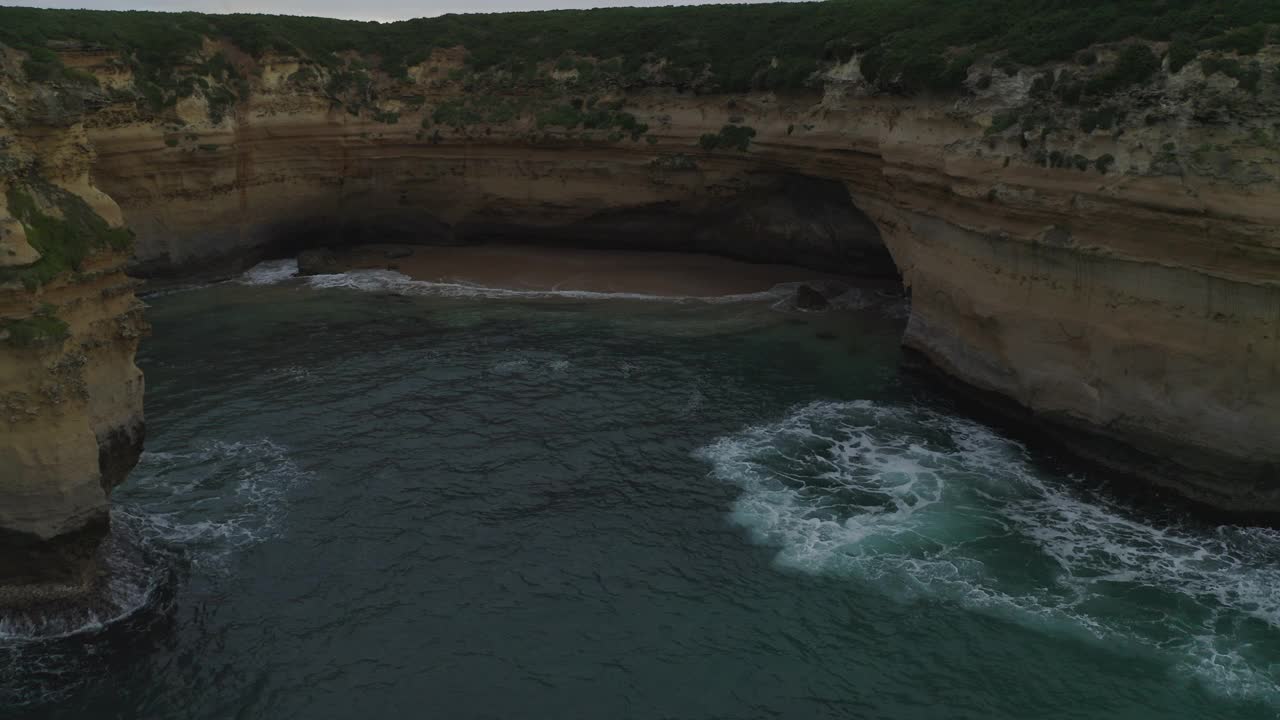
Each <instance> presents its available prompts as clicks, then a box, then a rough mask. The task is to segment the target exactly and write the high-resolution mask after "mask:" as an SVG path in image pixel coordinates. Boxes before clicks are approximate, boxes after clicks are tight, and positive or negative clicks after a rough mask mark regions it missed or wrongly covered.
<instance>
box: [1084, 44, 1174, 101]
mask: <svg viewBox="0 0 1280 720" xmlns="http://www.w3.org/2000/svg"><path fill="white" fill-rule="evenodd" d="M1159 69H1160V60H1159V59H1158V58H1156V55H1155V53H1153V52H1151V48H1149V47H1147V46H1146V45H1143V44H1141V43H1135V44H1133V45H1130V46H1128V47H1126V48H1125V49H1124V50H1123V51H1122V52H1121V53H1120V57H1119V58H1118V59H1117V60H1116V64H1115V66H1113V67H1112V68H1111V70H1110V71H1108V72H1107V73H1105V74H1103V75H1099V76H1098V77H1095V78H1093V79H1092V80H1090V81H1089V82H1088V83H1086V84H1085V91H1086V92H1089V93H1091V94H1094V95H1101V94H1105V93H1112V92H1115V91H1117V90H1123V89H1125V88H1127V87H1131V86H1133V85H1137V84H1139V83H1142V82H1146V80H1147V79H1148V78H1150V77H1151V76H1152V75H1154V74H1155V72H1156V71H1157V70H1159Z"/></svg>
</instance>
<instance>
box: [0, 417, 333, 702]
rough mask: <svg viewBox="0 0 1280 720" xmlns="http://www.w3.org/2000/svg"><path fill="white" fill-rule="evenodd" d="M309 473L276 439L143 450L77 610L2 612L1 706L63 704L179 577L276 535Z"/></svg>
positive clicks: (223, 566)
mask: <svg viewBox="0 0 1280 720" xmlns="http://www.w3.org/2000/svg"><path fill="white" fill-rule="evenodd" d="M306 477H307V474H306V473H305V472H304V471H303V470H301V469H299V468H298V466H297V465H296V464H295V463H294V462H293V461H292V460H291V459H290V458H289V456H288V453H287V451H286V450H285V449H284V448H282V447H280V446H279V445H276V444H275V443H273V442H271V441H270V440H267V439H261V440H258V441H255V442H245V443H240V442H231V443H229V442H210V443H206V444H204V445H202V446H200V447H198V448H196V449H194V450H191V451H188V452H172V453H168V452H148V453H143V455H142V458H141V460H140V462H139V464H138V467H137V468H136V469H135V470H134V472H133V474H132V475H131V477H130V480H129V483H128V485H126V486H125V487H123V488H121V489H120V490H118V491H117V494H116V502H115V503H114V504H115V507H114V508H113V510H112V518H111V534H110V535H109V536H108V538H107V539H106V540H105V541H104V542H103V545H102V548H101V549H100V550H99V557H100V566H101V567H102V568H103V569H104V570H105V572H102V573H100V580H99V582H98V583H97V584H96V585H95V587H94V588H93V589H92V591H91V592H90V593H89V596H88V597H87V598H85V599H84V600H82V601H77V602H75V603H74V604H70V603H69V604H67V605H66V606H65V607H58V608H56V609H52V610H49V609H42V610H37V611H33V612H30V613H22V612H16V611H14V612H9V613H7V614H5V615H3V616H0V706H3V705H11V706H15V707H17V706H24V705H30V704H35V703H49V702H56V701H58V700H59V699H61V698H62V697H64V696H66V695H67V694H69V693H70V692H72V691H73V690H74V689H75V688H76V687H77V686H78V685H80V684H82V683H84V682H85V681H86V679H87V678H92V677H94V676H96V675H100V674H101V672H98V671H94V670H93V669H92V668H94V667H96V666H97V665H98V664H101V663H104V662H107V658H108V657H110V656H111V655H112V654H111V653H108V652H104V651H103V650H102V649H100V648H105V646H107V645H118V644H121V643H126V644H127V643H128V642H133V641H134V640H132V639H131V638H134V637H135V636H139V635H140V634H141V635H145V633H142V630H143V629H145V627H147V626H149V625H151V624H154V623H156V622H158V621H159V619H161V618H163V617H164V616H166V615H167V614H168V611H169V610H170V609H171V607H172V603H173V598H174V590H175V586H176V581H177V579H178V576H179V574H180V573H182V572H186V571H188V570H190V569H202V570H205V571H208V572H213V573H221V572H225V571H227V570H229V569H230V562H229V561H230V559H231V557H232V556H233V554H234V553H235V552H237V551H239V550H242V549H244V548H246V547H248V546H251V545H254V544H257V543H260V542H262V541H263V540H266V539H268V538H271V537H273V536H275V534H276V533H277V532H278V531H279V529H280V528H281V526H282V524H283V519H284V517H285V515H286V513H287V497H286V494H287V493H288V491H289V490H290V489H291V488H293V487H295V486H296V485H297V484H298V483H299V482H301V481H303V480H304V479H305V478H306Z"/></svg>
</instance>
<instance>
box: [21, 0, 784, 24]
mask: <svg viewBox="0 0 1280 720" xmlns="http://www.w3.org/2000/svg"><path fill="white" fill-rule="evenodd" d="M777 1H778V0H711V2H716V3H719V4H748V3H758V2H777ZM787 1H788V2H796V1H798V0H787ZM697 4H711V3H710V2H708V0H701V1H698V0H414V1H411V0H309V1H307V2H304V1H303V0H52V2H48V1H46V2H41V1H40V0H25V1H24V0H18V1H17V2H15V1H14V0H0V5H21V6H27V7H49V8H84V9H88V10H164V11H169V12H181V11H184V10H197V11H199V12H210V13H271V14H275V15H318V16H321V17H335V18H347V19H352V20H381V21H387V20H406V19H408V18H415V17H430V16H433V15H444V14H446V13H477V12H502V11H508V10H552V9H582V8H593V7H628V6H630V7H657V6H663V5H697Z"/></svg>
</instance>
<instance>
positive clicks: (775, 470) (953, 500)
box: [699, 402, 1280, 704]
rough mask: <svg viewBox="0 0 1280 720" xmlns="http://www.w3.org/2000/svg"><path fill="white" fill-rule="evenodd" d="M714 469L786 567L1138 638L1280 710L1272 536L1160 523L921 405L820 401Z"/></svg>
mask: <svg viewBox="0 0 1280 720" xmlns="http://www.w3.org/2000/svg"><path fill="white" fill-rule="evenodd" d="M699 455H700V456H701V457H702V458H703V459H705V460H707V461H708V462H710V463H711V465H712V468H713V469H712V473H713V475H714V476H716V477H718V478H720V479H722V480H725V481H727V482H730V483H733V484H735V485H738V486H740V487H741V488H742V490H743V493H742V495H741V496H740V498H739V499H738V500H737V501H736V503H735V505H734V508H733V519H734V521H735V522H736V523H738V524H741V525H742V526H744V527H745V528H747V529H748V530H749V531H750V532H751V534H752V535H753V537H754V538H755V539H756V540H757V541H759V542H762V543H765V544H768V545H772V546H776V547H778V548H779V553H778V556H777V561H778V563H779V564H781V565H784V566H788V567H792V568H795V569H798V570H802V571H805V572H813V573H835V574H847V575H852V576H857V577H861V578H864V579H866V580H871V581H874V582H875V583H876V585H877V586H878V587H881V588H884V589H886V590H887V591H888V592H890V593H902V594H906V595H928V596H937V597H944V598H948V599H950V600H951V601H953V602H956V603H958V604H960V605H962V606H965V607H970V608H974V609H977V610H980V611H983V612H993V613H997V614H999V615H1001V616H1003V617H1007V618H1009V619H1012V620H1014V621H1016V622H1019V623H1022V624H1025V625H1028V626H1032V627H1035V628H1039V629H1042V630H1045V631H1048V632H1055V633H1061V632H1066V633H1072V634H1079V635H1081V636H1083V637H1091V638H1097V639H1100V640H1103V641H1105V642H1107V643H1108V644H1113V643H1115V641H1117V640H1122V641H1124V643H1125V645H1124V646H1127V647H1129V648H1131V649H1133V650H1135V651H1144V652H1155V653H1156V654H1157V655H1159V656H1160V657H1165V658H1168V659H1169V660H1170V661H1171V663H1172V664H1173V665H1175V666H1176V667H1178V668H1180V669H1181V670H1183V671H1185V672H1188V673H1191V674H1193V675H1194V676H1195V677H1198V678H1200V679H1201V680H1203V681H1205V682H1206V683H1207V684H1208V685H1209V686H1211V687H1213V688H1215V689H1216V690H1217V691H1219V692H1222V693H1224V694H1227V695H1231V696H1238V697H1247V698H1260V699H1264V700H1266V701H1268V702H1271V703H1276V704H1280V680H1277V677H1278V676H1277V671H1278V670H1280V660H1278V659H1280V594H1277V593H1276V592H1275V588H1277V587H1280V533H1277V532H1276V531H1274V530H1269V529H1264V528H1249V527H1231V526H1224V527H1217V528H1206V527H1198V526H1189V525H1181V524H1155V523H1152V522H1151V521H1149V520H1148V519H1145V518H1143V517H1142V516H1140V515H1137V514H1135V513H1134V512H1132V511H1130V510H1129V509H1127V508H1124V507H1121V506H1119V505H1117V504H1115V503H1114V502H1113V501H1110V500H1108V499H1106V498H1104V497H1095V496H1094V495H1091V494H1086V493H1085V491H1083V490H1082V489H1080V488H1079V487H1078V486H1077V484H1076V483H1075V482H1074V481H1072V480H1071V479H1070V478H1066V477H1050V476H1047V475H1044V474H1043V473H1042V471H1039V470H1038V469H1037V468H1036V467H1035V466H1034V465H1033V464H1032V463H1031V462H1030V459H1029V457H1028V455H1027V453H1026V451H1025V449H1024V448H1023V447H1022V446H1021V445H1019V444H1017V443H1015V442H1012V441H1010V440H1008V439H1006V438H1003V437H1001V436H999V435H997V434H996V433H994V432H992V431H991V430H989V429H988V428H985V427H983V426H981V425H979V424H977V423H973V422H970V421H967V420H963V419H960V418H956V417H952V416H949V415H945V414H941V413H937V412H934V411H931V410H927V409H923V408H916V407H903V406H892V405H880V404H876V403H871V402H850V403H814V404H812V405H809V406H806V407H803V408H799V409H798V410H796V411H795V412H793V413H792V414H790V415H789V416H787V417H786V418H784V419H783V420H781V421H780V422H777V423H774V424H769V425H762V426H758V427H753V428H749V429H747V430H745V431H744V432H742V433H739V434H737V435H733V436H730V437H725V438H721V439H720V440H718V441H717V442H715V443H713V444H712V445H710V446H708V447H706V448H703V449H702V450H701V451H699ZM996 543H998V548H999V549H995V550H993V547H997V545H996ZM1011 548H1013V549H1016V550H1017V552H1016V553H1010V552H1008V551H1009V550H1010V549H1011ZM1001 550H1003V552H1002V551H1001ZM1011 555H1012V556H1016V557H1017V560H1016V561H1011V560H1010V557H1011Z"/></svg>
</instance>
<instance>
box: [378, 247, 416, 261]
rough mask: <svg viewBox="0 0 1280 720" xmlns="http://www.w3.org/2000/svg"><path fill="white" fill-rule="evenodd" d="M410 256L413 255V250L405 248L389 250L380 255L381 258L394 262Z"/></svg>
mask: <svg viewBox="0 0 1280 720" xmlns="http://www.w3.org/2000/svg"><path fill="white" fill-rule="evenodd" d="M411 255H413V249H412V248H406V247H397V248H391V249H389V250H387V251H385V252H383V253H382V256H383V257H385V258H387V259H388V260H395V259H397V258H407V257H409V256H411Z"/></svg>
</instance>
